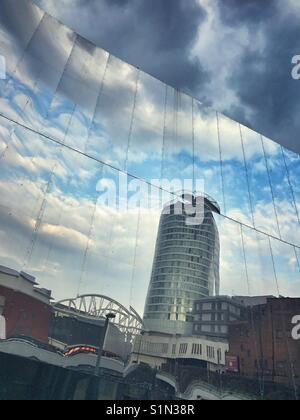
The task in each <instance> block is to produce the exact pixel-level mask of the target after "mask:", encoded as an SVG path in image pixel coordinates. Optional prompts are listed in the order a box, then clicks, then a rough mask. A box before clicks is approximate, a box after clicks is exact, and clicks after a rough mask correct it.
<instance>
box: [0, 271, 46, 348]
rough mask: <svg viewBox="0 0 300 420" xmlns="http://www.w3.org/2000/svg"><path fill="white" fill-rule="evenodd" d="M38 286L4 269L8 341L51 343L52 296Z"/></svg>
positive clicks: (1, 296)
mask: <svg viewBox="0 0 300 420" xmlns="http://www.w3.org/2000/svg"><path fill="white" fill-rule="evenodd" d="M37 286H38V284H37V283H36V281H35V278H34V277H32V276H30V275H28V274H26V273H23V272H21V273H19V272H17V271H15V270H11V269H9V268H7V267H3V266H0V303H1V313H0V315H1V319H2V323H3V322H5V327H3V326H2V331H5V335H6V338H10V337H13V336H25V337H30V338H33V339H35V340H38V341H41V342H44V343H48V335H49V321H50V317H51V313H52V309H51V304H50V301H51V292H50V291H48V290H45V289H40V288H38V287H37ZM2 338H3V337H2Z"/></svg>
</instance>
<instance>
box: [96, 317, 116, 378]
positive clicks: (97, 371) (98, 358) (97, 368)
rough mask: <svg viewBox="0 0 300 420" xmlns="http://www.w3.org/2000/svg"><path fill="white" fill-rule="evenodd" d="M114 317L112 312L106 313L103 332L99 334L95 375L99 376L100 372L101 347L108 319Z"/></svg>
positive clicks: (102, 346)
mask: <svg viewBox="0 0 300 420" xmlns="http://www.w3.org/2000/svg"><path fill="white" fill-rule="evenodd" d="M115 317H116V315H115V314H113V313H109V314H107V315H106V320H105V324H104V330H103V333H102V334H101V339H100V343H99V351H98V357H97V362H96V366H95V376H99V373H100V363H101V357H102V352H103V348H104V344H105V339H106V335H107V330H108V326H109V321H110V320H112V319H115Z"/></svg>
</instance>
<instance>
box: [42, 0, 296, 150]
mask: <svg viewBox="0 0 300 420" xmlns="http://www.w3.org/2000/svg"><path fill="white" fill-rule="evenodd" d="M35 1H36V3H37V4H39V5H40V6H42V7H43V8H44V9H45V10H47V11H48V12H50V13H51V14H53V15H54V16H56V17H58V18H59V19H60V20H61V21H62V22H64V23H66V24H67V25H69V26H70V27H72V28H74V29H75V30H76V31H77V32H79V33H80V34H82V35H84V36H85V37H87V38H88V39H90V40H92V41H94V42H95V43H96V44H97V45H98V46H101V47H103V48H104V49H107V50H108V51H110V52H111V53H112V54H115V55H116V56H118V57H120V58H122V59H124V60H125V61H127V62H129V63H131V64H134V65H136V66H138V67H140V68H141V69H142V70H144V71H146V72H149V73H150V74H152V75H154V76H155V77H158V78H159V79H161V80H162V81H164V82H166V83H168V84H170V85H172V86H174V87H176V88H179V89H181V90H183V91H185V92H188V93H190V94H192V95H194V96H195V97H197V98H199V99H200V100H201V101H202V102H204V103H205V104H210V105H212V106H213V107H214V108H215V109H217V110H219V111H222V112H224V113H225V114H226V115H228V116H230V117H231V118H234V119H236V120H238V121H239V122H241V123H244V124H245V125H247V126H248V127H251V128H253V129H255V130H256V131H259V132H262V133H263V134H265V135H266V136H268V137H270V138H273V139H274V140H277V141H280V142H282V143H283V144H284V145H286V146H288V147H289V148H291V149H293V150H296V151H298V152H300V141H299V136H298V133H299V129H300V120H299V118H298V115H299V112H300V99H299V98H300V80H299V81H295V80H293V79H292V77H291V71H292V64H291V60H292V57H293V56H294V55H296V54H300V47H299V38H300V6H299V2H298V1H297V0H286V1H284V2H283V1H282V0H264V1H263V2H262V1H261V0H244V1H242V2H241V1H239V0H226V1H223V0H188V1H186V0H154V1H149V0H61V1H59V2H57V1H56V0H35Z"/></svg>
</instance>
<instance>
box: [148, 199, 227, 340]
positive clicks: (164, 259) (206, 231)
mask: <svg viewBox="0 0 300 420" xmlns="http://www.w3.org/2000/svg"><path fill="white" fill-rule="evenodd" d="M196 203H202V205H201V215H200V218H199V208H198V215H197V217H195V219H194V220H195V223H193V219H191V218H190V214H191V212H190V209H191V208H194V207H195V206H196ZM197 205H198V204H197ZM178 210H179V211H178ZM180 210H181V211H180ZM214 212H215V213H218V214H219V213H220V208H219V206H218V204H217V203H216V202H215V201H214V200H213V199H211V198H210V197H208V196H202V197H200V201H198V197H197V198H195V197H194V196H192V195H190V194H185V193H184V194H182V196H181V199H178V200H176V201H175V202H173V203H171V204H168V205H167V206H166V207H165V208H164V211H163V213H162V215H161V220H160V225H159V232H158V237H157V243H156V250H155V256H154V263H153V269H152V276H151V281H150V285H149V290H148V295H147V300H146V305H145V312H144V325H145V329H147V330H149V331H156V332H162V333H169V334H188V333H190V329H191V324H189V322H188V321H191V312H192V310H193V304H194V302H195V301H196V300H199V299H201V298H202V297H208V296H213V295H218V294H219V288H220V274H219V264H220V241H219V232H218V228H217V225H216V222H215V219H214V216H213V213H214Z"/></svg>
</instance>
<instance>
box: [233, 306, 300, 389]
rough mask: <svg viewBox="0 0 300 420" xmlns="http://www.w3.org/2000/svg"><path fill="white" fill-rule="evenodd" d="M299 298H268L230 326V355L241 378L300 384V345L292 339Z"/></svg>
mask: <svg viewBox="0 0 300 420" xmlns="http://www.w3.org/2000/svg"><path fill="white" fill-rule="evenodd" d="M295 314H300V299H288V298H279V299H276V298H268V299H267V302H266V303H265V304H260V305H257V306H254V307H253V308H251V309H249V308H248V311H247V312H246V314H245V316H244V317H243V319H242V320H240V321H237V322H234V323H232V324H231V325H230V327H229V356H230V357H231V358H236V360H237V365H238V370H239V373H240V375H241V376H243V377H248V378H258V379H263V380H264V381H272V382H276V383H281V384H285V385H294V382H296V383H298V385H300V345H299V341H296V340H294V339H293V338H292V336H291V331H292V318H293V317H294V316H295Z"/></svg>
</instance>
